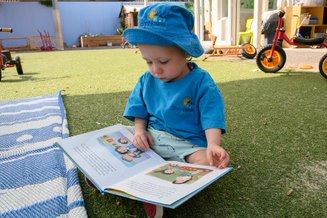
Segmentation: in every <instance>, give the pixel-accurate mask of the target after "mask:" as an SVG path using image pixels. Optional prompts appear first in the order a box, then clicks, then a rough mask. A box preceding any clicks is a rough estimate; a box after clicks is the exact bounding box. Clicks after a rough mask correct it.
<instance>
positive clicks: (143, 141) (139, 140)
mask: <svg viewBox="0 0 327 218" xmlns="http://www.w3.org/2000/svg"><path fill="white" fill-rule="evenodd" d="M133 144H134V145H135V146H136V147H137V148H138V149H140V150H142V151H145V150H148V149H149V148H150V146H151V145H153V144H154V140H153V137H152V135H151V134H150V133H149V132H148V131H146V130H138V131H135V133H134V138H133Z"/></svg>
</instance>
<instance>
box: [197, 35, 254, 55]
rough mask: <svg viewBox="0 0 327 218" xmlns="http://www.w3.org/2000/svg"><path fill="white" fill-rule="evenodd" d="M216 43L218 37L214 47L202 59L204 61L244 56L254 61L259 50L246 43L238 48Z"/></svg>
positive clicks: (213, 44)
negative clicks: (219, 57) (211, 58)
mask: <svg viewBox="0 0 327 218" xmlns="http://www.w3.org/2000/svg"><path fill="white" fill-rule="evenodd" d="M216 41H217V37H216V36H215V37H214V40H213V42H212V47H211V49H210V50H209V52H207V54H206V55H205V57H204V58H203V59H202V60H203V61H205V60H206V59H208V58H209V57H214V56H227V55H235V56H243V57H245V58H248V59H253V58H254V57H255V56H256V54H257V49H256V48H255V47H254V46H253V45H252V44H250V43H244V44H242V45H236V46H222V45H216Z"/></svg>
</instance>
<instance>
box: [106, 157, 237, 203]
mask: <svg viewBox="0 0 327 218" xmlns="http://www.w3.org/2000/svg"><path fill="white" fill-rule="evenodd" d="M230 170H231V168H225V169H219V168H216V167H210V166H204V165H195V164H188V163H181V162H174V161H169V162H168V161H167V162H165V163H164V164H161V165H160V166H157V167H154V168H151V169H150V170H148V171H146V172H145V173H142V174H138V175H136V176H133V177H130V178H129V179H127V180H125V181H122V182H120V183H117V184H115V185H113V186H111V187H110V188H111V189H110V190H120V191H123V192H125V193H127V194H129V195H132V196H135V197H137V198H141V199H144V200H147V201H151V202H153V203H157V204H164V205H171V204H173V203H175V202H177V201H178V200H180V199H182V198H184V197H186V196H188V195H190V194H191V193H193V194H195V193H194V192H199V191H200V190H202V189H203V188H205V187H206V186H208V185H209V184H211V183H212V182H213V181H215V180H217V179H218V178H220V177H221V176H223V175H225V174H226V173H227V172H229V171H230ZM110 190H109V191H110Z"/></svg>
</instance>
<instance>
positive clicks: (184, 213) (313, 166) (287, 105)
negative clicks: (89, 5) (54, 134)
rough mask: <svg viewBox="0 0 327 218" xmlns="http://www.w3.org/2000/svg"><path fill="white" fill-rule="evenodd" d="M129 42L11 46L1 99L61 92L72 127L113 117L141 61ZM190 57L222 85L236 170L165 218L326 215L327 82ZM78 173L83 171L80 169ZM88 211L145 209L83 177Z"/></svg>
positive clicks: (137, 213)
mask: <svg viewBox="0 0 327 218" xmlns="http://www.w3.org/2000/svg"><path fill="white" fill-rule="evenodd" d="M135 51H136V50H133V49H95V50H70V51H56V52H25V53H16V54H15V53H13V54H12V56H13V57H15V56H20V57H21V59H22V61H23V62H22V66H23V70H24V75H22V76H19V75H17V73H16V71H15V68H8V69H6V70H4V71H3V72H2V74H3V78H2V81H1V82H0V90H1V93H0V101H5V100H11V99H18V98H26V97H32V96H40V95H47V94H52V93H56V92H57V91H58V90H63V92H62V93H63V96H64V102H65V107H66V110H67V116H68V124H69V129H70V134H71V135H77V134H81V133H84V132H87V131H91V130H96V129H100V128H103V127H106V126H109V125H113V124H116V123H122V124H128V125H131V123H129V122H128V121H127V120H126V119H124V118H123V117H122V113H123V111H124V107H125V103H126V101H127V98H128V96H129V94H130V92H131V90H132V89H133V87H134V85H135V83H136V82H137V80H138V78H139V77H140V75H141V74H142V73H143V72H144V71H145V70H146V69H147V66H146V64H145V62H144V61H143V60H142V59H141V55H140V53H135ZM234 60H237V61H226V60H222V58H209V59H208V60H206V61H205V62H203V61H201V59H195V60H194V61H195V62H196V63H197V64H199V65H200V66H201V67H203V68H205V69H207V70H208V71H209V72H210V73H211V75H212V77H213V78H214V79H215V81H216V82H217V84H218V85H219V87H220V89H221V91H222V93H223V95H224V98H225V104H226V113H227V125H228V132H227V134H225V135H224V136H223V146H224V147H225V148H226V149H227V150H228V151H229V152H230V154H231V166H233V167H234V170H233V171H232V172H231V173H229V174H227V175H226V176H224V177H223V178H221V179H220V180H218V181H217V182H215V183H214V184H212V185H211V186H209V187H208V188H206V189H205V190H203V191H202V192H200V193H199V194H197V195H196V196H195V197H193V198H192V199H190V200H189V201H187V202H186V203H185V204H183V205H182V206H180V207H178V208H177V209H175V210H172V209H167V210H165V217H201V218H202V217H208V218H209V217H210V218H211V217H327V204H326V202H327V192H326V189H327V158H326V153H327V146H326V145H327V116H326V111H327V103H326V102H327V92H326V90H327V80H326V79H324V78H323V77H322V76H321V75H320V74H319V73H314V72H301V71H297V72H295V71H289V70H287V69H283V70H282V71H281V72H279V73H276V74H265V73H263V72H261V71H258V70H257V66H256V65H255V62H254V61H243V60H242V59H241V58H239V59H234ZM80 176H81V178H82V175H81V174H80ZM81 185H82V190H83V195H84V199H85V204H86V209H87V212H88V215H89V217H114V218H116V217H145V213H144V211H143V207H142V204H141V203H140V202H137V201H133V200H129V199H125V198H121V197H117V196H113V195H101V194H99V192H97V191H95V190H92V189H91V188H89V187H88V186H86V185H85V183H84V181H83V180H81Z"/></svg>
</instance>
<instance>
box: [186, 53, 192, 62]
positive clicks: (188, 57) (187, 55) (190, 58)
mask: <svg viewBox="0 0 327 218" xmlns="http://www.w3.org/2000/svg"><path fill="white" fill-rule="evenodd" d="M185 60H186V61H187V62H190V61H191V60H192V56H191V55H189V54H187V53H185Z"/></svg>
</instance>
